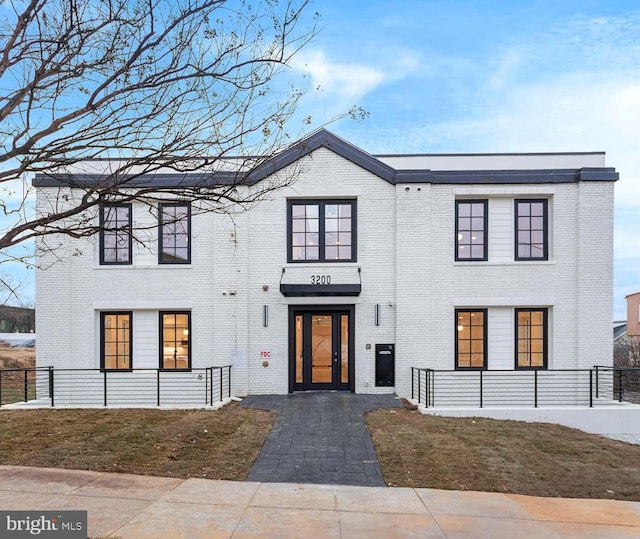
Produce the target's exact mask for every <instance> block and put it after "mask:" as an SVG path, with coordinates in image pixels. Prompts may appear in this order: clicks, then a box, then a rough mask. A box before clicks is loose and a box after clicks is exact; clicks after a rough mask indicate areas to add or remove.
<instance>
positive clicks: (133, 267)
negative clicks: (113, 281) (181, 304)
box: [93, 264, 193, 270]
mask: <svg viewBox="0 0 640 539" xmlns="http://www.w3.org/2000/svg"><path fill="white" fill-rule="evenodd" d="M192 267H193V265H192V264H149V265H133V264H129V265H126V266H125V265H122V266H116V265H112V266H93V269H94V270H123V269H126V270H162V269H172V270H173V269H183V270H186V269H191V268H192Z"/></svg>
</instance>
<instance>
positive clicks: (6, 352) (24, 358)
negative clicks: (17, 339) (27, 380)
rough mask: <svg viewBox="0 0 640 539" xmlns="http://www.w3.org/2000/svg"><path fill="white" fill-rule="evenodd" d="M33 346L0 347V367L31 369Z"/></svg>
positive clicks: (32, 364) (33, 364) (33, 358)
mask: <svg viewBox="0 0 640 539" xmlns="http://www.w3.org/2000/svg"><path fill="white" fill-rule="evenodd" d="M35 366H36V349H35V348H0V369H33V368H34V367H35Z"/></svg>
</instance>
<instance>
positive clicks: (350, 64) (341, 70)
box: [296, 0, 640, 319]
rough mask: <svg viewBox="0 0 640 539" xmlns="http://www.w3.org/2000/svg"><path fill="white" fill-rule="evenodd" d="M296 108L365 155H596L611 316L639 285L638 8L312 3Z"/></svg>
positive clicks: (585, 1)
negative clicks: (607, 179)
mask: <svg viewBox="0 0 640 539" xmlns="http://www.w3.org/2000/svg"><path fill="white" fill-rule="evenodd" d="M314 8H315V9H317V11H319V12H320V13H321V15H322V19H321V21H322V23H323V24H324V29H323V30H322V32H321V33H320V35H319V36H318V37H317V38H316V39H315V40H314V42H313V43H311V44H310V45H309V46H308V47H307V48H306V49H305V50H304V51H303V52H302V53H301V55H300V56H299V57H298V58H297V60H296V66H297V67H298V68H299V69H301V70H303V71H306V72H307V73H308V74H309V76H310V77H311V79H312V80H313V88H316V87H317V86H319V87H320V90H319V91H311V92H309V93H308V94H307V96H306V97H305V100H304V101H303V104H302V109H303V110H304V111H305V113H309V114H311V115H312V116H313V118H314V119H315V120H316V121H317V122H322V121H328V120H330V119H331V118H332V117H333V116H334V115H336V114H338V113H339V112H340V111H341V110H345V109H346V108H348V107H349V106H350V105H351V104H355V103H357V104H358V105H360V106H362V107H364V108H365V109H366V110H367V111H368V112H369V113H370V115H369V117H368V118H367V119H366V120H365V121H364V122H358V123H356V122H350V121H340V122H337V123H334V124H332V125H331V126H330V127H329V128H330V129H331V130H332V131H334V132H335V133H336V134H339V135H340V136H342V137H344V138H346V139H347V140H349V141H351V142H353V143H354V144H356V145H358V146H360V147H362V148H363V149H365V150H366V151H368V152H370V153H408V152H421V153H429V152H434V153H438V152H445V153H446V152H539V151H542V152H544V151H551V152H561V151H606V153H607V164H608V165H609V166H615V167H616V169H617V170H618V171H619V172H620V175H621V180H620V181H619V182H618V183H617V184H616V216H615V217H616V222H615V280H614V281H615V282H614V287H615V288H614V317H615V318H616V319H620V318H625V316H626V311H625V300H624V296H625V295H626V294H629V293H631V292H635V291H638V290H640V270H639V268H640V4H638V2H625V1H620V0H616V1H614V2H612V1H608V2H604V1H597V0H591V1H590V0H581V1H563V0H556V1H546V0H545V1H537V2H536V1H531V0H529V1H514V0H510V1H489V0H483V1H479V0H475V1H450V0H446V1H444V0H443V1H400V2H388V1H372V0H369V1H366V2H365V1H351V2H338V1H331V2H330V1H317V2H316V3H315V4H314Z"/></svg>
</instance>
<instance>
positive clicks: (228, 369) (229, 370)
mask: <svg viewBox="0 0 640 539" xmlns="http://www.w3.org/2000/svg"><path fill="white" fill-rule="evenodd" d="M227 375H228V377H229V378H228V380H229V394H228V395H227V397H229V398H231V365H229V366H228V367H227Z"/></svg>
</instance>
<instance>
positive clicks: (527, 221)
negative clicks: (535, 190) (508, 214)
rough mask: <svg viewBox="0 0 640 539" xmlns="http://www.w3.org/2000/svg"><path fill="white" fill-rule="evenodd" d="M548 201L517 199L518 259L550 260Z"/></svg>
mask: <svg viewBox="0 0 640 539" xmlns="http://www.w3.org/2000/svg"><path fill="white" fill-rule="evenodd" d="M548 203H549V201H548V200H546V199H526V200H525V199H520V200H516V201H515V216H516V234H515V235H516V253H515V254H516V256H515V258H516V260H548V258H549V232H548V215H547V209H548Z"/></svg>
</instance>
